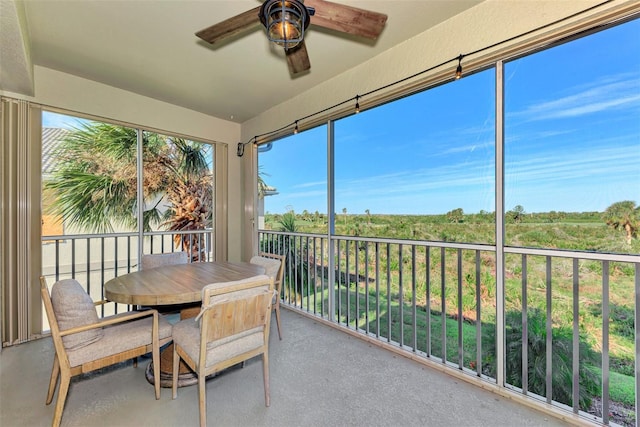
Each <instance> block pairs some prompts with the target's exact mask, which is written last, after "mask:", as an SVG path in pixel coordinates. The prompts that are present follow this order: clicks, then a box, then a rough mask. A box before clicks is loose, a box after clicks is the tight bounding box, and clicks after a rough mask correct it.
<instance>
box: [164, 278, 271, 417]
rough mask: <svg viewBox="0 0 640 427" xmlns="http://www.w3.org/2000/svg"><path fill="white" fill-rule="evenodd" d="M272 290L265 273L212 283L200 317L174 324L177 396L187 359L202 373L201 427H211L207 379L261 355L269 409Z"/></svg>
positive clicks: (196, 370) (204, 293)
mask: <svg viewBox="0 0 640 427" xmlns="http://www.w3.org/2000/svg"><path fill="white" fill-rule="evenodd" d="M273 292H274V291H273V279H271V278H269V277H268V276H266V275H260V276H256V277H252V278H249V279H245V280H238V281H235V282H223V283H214V284H211V285H207V286H205V287H204V288H203V289H202V309H201V311H200V314H198V316H197V317H196V318H195V319H193V318H192V319H186V320H182V321H180V322H178V323H176V324H175V325H174V326H173V343H174V346H173V398H174V399H175V398H176V397H177V395H178V370H179V368H178V366H179V363H180V360H184V362H185V363H186V364H187V365H188V366H189V367H190V368H191V369H192V370H193V371H194V372H195V373H196V374H197V375H198V398H199V399H198V400H199V408H200V425H201V426H202V427H205V426H206V424H207V403H206V396H205V384H206V378H207V376H208V375H212V374H214V373H216V372H219V371H221V370H223V369H226V368H229V367H231V366H233V365H236V364H238V363H240V362H243V361H245V360H248V359H251V358H253V357H255V356H258V355H262V368H263V371H262V372H263V380H264V400H265V405H266V406H269V403H270V402H269V326H270V320H271V304H272V300H273ZM198 320H199V322H198Z"/></svg>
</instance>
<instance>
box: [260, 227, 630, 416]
mask: <svg viewBox="0 0 640 427" xmlns="http://www.w3.org/2000/svg"><path fill="white" fill-rule="evenodd" d="M259 246H260V250H261V251H266V252H273V253H279V254H285V255H286V256H287V258H286V259H287V261H286V270H285V280H284V283H283V293H282V295H281V297H282V300H283V303H284V304H287V305H289V306H290V307H292V308H295V309H297V310H301V311H304V312H306V313H308V314H312V315H314V316H318V317H321V318H323V319H325V320H328V321H331V322H334V323H336V324H338V325H340V326H341V327H344V328H347V329H350V330H352V331H355V332H357V333H361V334H363V335H366V336H368V337H371V338H373V339H375V340H379V341H380V342H382V343H384V345H390V346H393V347H395V348H396V349H399V350H400V351H403V352H407V353H411V354H413V355H417V356H418V357H422V358H425V359H430V360H432V361H435V362H436V363H440V364H442V365H444V366H446V367H447V368H449V369H455V370H458V371H461V372H463V373H464V374H466V375H469V376H471V377H475V378H476V380H478V381H488V382H491V383H493V384H495V385H497V386H499V387H503V388H505V389H508V390H510V392H515V393H519V394H521V395H523V396H525V397H526V398H531V399H535V400H538V401H542V402H546V403H548V404H551V405H553V406H555V407H557V408H559V409H563V410H567V411H572V412H573V413H575V414H579V415H580V416H582V417H585V418H587V419H590V420H595V421H597V422H600V423H603V424H605V425H609V424H611V420H610V416H609V409H610V405H611V400H610V383H611V375H612V372H613V371H612V364H611V354H610V343H611V339H612V332H613V331H614V330H615V331H619V330H620V329H621V327H624V326H625V325H619V324H615V322H617V321H618V320H615V319H613V320H612V316H611V314H612V310H613V309H614V308H615V309H620V306H619V304H620V301H621V299H625V298H634V299H633V301H636V303H635V306H637V305H638V304H637V299H638V298H639V297H638V296H639V295H640V256H638V255H615V254H601V253H590V252H578V251H563V250H548V249H530V248H518V247H505V248H504V254H505V255H504V258H505V260H504V263H498V262H497V260H496V247H495V246H491V245H482V244H461V243H448V242H432V241H413V240H397V239H382V238H362V237H350V236H330V237H329V236H327V235H318V234H305V233H288V232H278V231H266V230H260V231H259ZM498 265H504V271H498V270H497V266H498ZM499 280H502V281H503V282H504V287H503V289H505V290H504V292H503V294H500V293H499V292H498V289H499V287H498V286H496V284H497V283H498V281H499ZM614 282H615V283H614ZM616 284H618V285H619V286H616ZM616 287H620V288H624V289H625V291H624V292H626V293H625V294H624V295H618V294H612V289H615V288H616ZM629 293H630V295H629ZM614 296H615V300H616V301H618V305H616V306H615V307H614V306H613V305H612V298H613V297H614ZM500 298H502V299H503V301H504V302H505V303H504V305H503V306H504V307H505V314H504V316H498V315H497V314H498V313H497V307H500V306H501V305H500V304H498V300H499V299H500ZM584 310H591V312H592V313H591V314H592V315H593V317H595V318H597V319H598V322H599V327H598V330H596V331H586V330H585V328H593V327H594V325H593V324H591V325H584V324H583V323H582V318H583V316H584ZM629 315H630V316H631V319H627V320H628V322H627V323H626V327H627V328H628V325H629V324H630V325H631V330H630V331H629V330H627V331H626V332H625V334H623V335H620V334H619V333H618V332H616V334H618V336H617V338H616V342H617V343H618V345H619V344H620V343H621V342H622V343H624V342H626V344H627V345H628V346H629V348H630V349H631V350H630V351H631V352H632V353H633V354H632V355H631V356H630V358H631V359H632V360H633V361H634V362H635V363H634V364H632V365H633V366H631V367H629V369H631V370H633V373H631V376H635V378H636V379H637V378H638V368H637V366H638V361H639V360H640V359H639V357H638V355H639V349H638V347H637V346H636V347H635V348H634V345H633V344H634V341H635V339H636V338H635V337H636V336H637V329H636V328H635V326H634V325H638V324H639V321H640V319H639V316H640V314H639V313H638V311H637V310H631V311H630V313H629ZM501 318H502V319H504V320H502V324H499V319H501ZM499 328H501V329H502V332H503V333H502V334H499V333H498V332H499V330H498V329H499ZM586 332H589V333H590V334H589V335H590V337H591V338H586V337H585V335H586ZM499 336H504V337H505V338H504V341H505V344H504V346H501V345H500V344H499V343H498V342H497V341H498V337H499ZM594 337H595V338H594ZM540 340H542V341H540ZM503 348H504V350H503V353H504V354H503V355H502V357H499V355H498V353H499V352H501V351H502V350H501V349H503ZM563 358H566V360H561V359H563ZM499 361H502V364H501V365H500V366H498V363H499ZM562 363H564V364H562ZM500 370H503V372H505V378H506V379H505V381H504V384H498V380H497V378H498V375H496V373H497V372H499V371H500ZM539 372H542V373H543V374H542V375H540V374H539ZM589 373H591V374H589ZM567 375H569V378H570V381H568V382H567V379H566V376H567ZM637 383H638V381H636V386H635V388H636V390H635V392H636V396H638V394H639V393H638V391H639V390H638V385H637ZM585 396H586V398H585ZM594 398H595V399H594ZM589 401H597V402H599V403H596V404H591V405H590V407H589V408H587V407H585V405H587V403H588V402H589ZM636 406H637V405H636Z"/></svg>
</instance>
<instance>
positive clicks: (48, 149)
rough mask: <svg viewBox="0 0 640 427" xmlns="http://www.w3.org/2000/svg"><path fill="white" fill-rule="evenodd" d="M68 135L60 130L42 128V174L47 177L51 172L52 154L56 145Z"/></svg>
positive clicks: (65, 130) (66, 131) (64, 130)
mask: <svg viewBox="0 0 640 427" xmlns="http://www.w3.org/2000/svg"><path fill="white" fill-rule="evenodd" d="M68 133H69V131H68V130H67V129H62V128H42V174H43V175H49V174H51V172H52V171H53V169H52V168H53V152H54V150H55V149H56V147H57V146H58V143H59V142H60V141H61V140H62V139H63V138H64V137H65V136H66V135H67V134H68Z"/></svg>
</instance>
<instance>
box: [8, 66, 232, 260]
mask: <svg viewBox="0 0 640 427" xmlns="http://www.w3.org/2000/svg"><path fill="white" fill-rule="evenodd" d="M34 83H35V96H33V97H29V96H24V95H20V94H16V93H11V92H2V91H0V95H6V96H9V97H13V98H17V99H24V100H28V101H32V102H35V103H39V104H41V105H43V106H49V107H56V108H63V109H67V110H71V111H77V112H81V113H86V114H91V115H95V116H99V117H103V118H108V119H114V120H118V121H123V122H128V123H132V124H136V125H141V126H146V127H150V128H154V129H157V130H160V131H167V132H177V133H181V134H184V135H188V136H191V137H193V138H194V139H198V138H201V139H205V140H211V141H216V142H222V143H225V144H230V145H231V147H230V148H229V154H230V155H229V165H228V170H229V177H230V178H229V180H228V194H229V203H228V218H229V236H234V235H239V234H240V227H241V225H242V224H241V221H240V218H241V217H242V212H241V204H240V200H241V199H240V192H241V188H240V179H239V178H238V177H239V176H240V175H241V174H240V167H241V162H240V159H239V158H238V157H236V156H235V144H236V143H237V141H239V140H240V125H239V124H237V123H233V122H229V121H226V120H221V119H219V118H216V117H212V116H208V115H206V114H202V113H199V112H196V111H193V110H189V109H186V108H182V107H178V106H175V105H172V104H168V103H166V102H161V101H158V100H156V99H152V98H148V97H145V96H141V95H138V94H135V93H132V92H128V91H125V90H122V89H117V88H114V87H112V86H108V85H105V84H102V83H97V82H94V81H91V80H87V79H83V78H80V77H76V76H73V75H70V74H66V73H62V72H60V71H56V70H52V69H49V68H44V67H39V66H36V67H35V68H34ZM240 244H241V242H240V240H239V239H229V248H228V258H229V259H230V260H239V259H240V256H241V255H240V254H241V248H240Z"/></svg>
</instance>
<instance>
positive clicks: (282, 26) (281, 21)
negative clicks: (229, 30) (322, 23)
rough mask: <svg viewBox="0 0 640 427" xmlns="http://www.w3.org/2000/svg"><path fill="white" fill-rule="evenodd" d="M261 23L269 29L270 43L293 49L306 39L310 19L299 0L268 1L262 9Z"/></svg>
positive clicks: (263, 4)
mask: <svg viewBox="0 0 640 427" xmlns="http://www.w3.org/2000/svg"><path fill="white" fill-rule="evenodd" d="M260 22H262V25H264V27H265V28H266V29H267V37H268V38H269V40H270V41H272V42H274V43H276V44H277V45H280V46H282V47H284V48H285V49H291V48H293V47H295V46H297V45H298V44H300V42H302V40H303V39H304V30H305V29H306V28H307V27H308V26H309V22H310V17H309V12H308V11H307V8H306V7H305V6H304V4H302V3H301V2H300V1H299V0H288V1H286V0H267V1H265V2H264V3H262V7H261V8H260Z"/></svg>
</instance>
